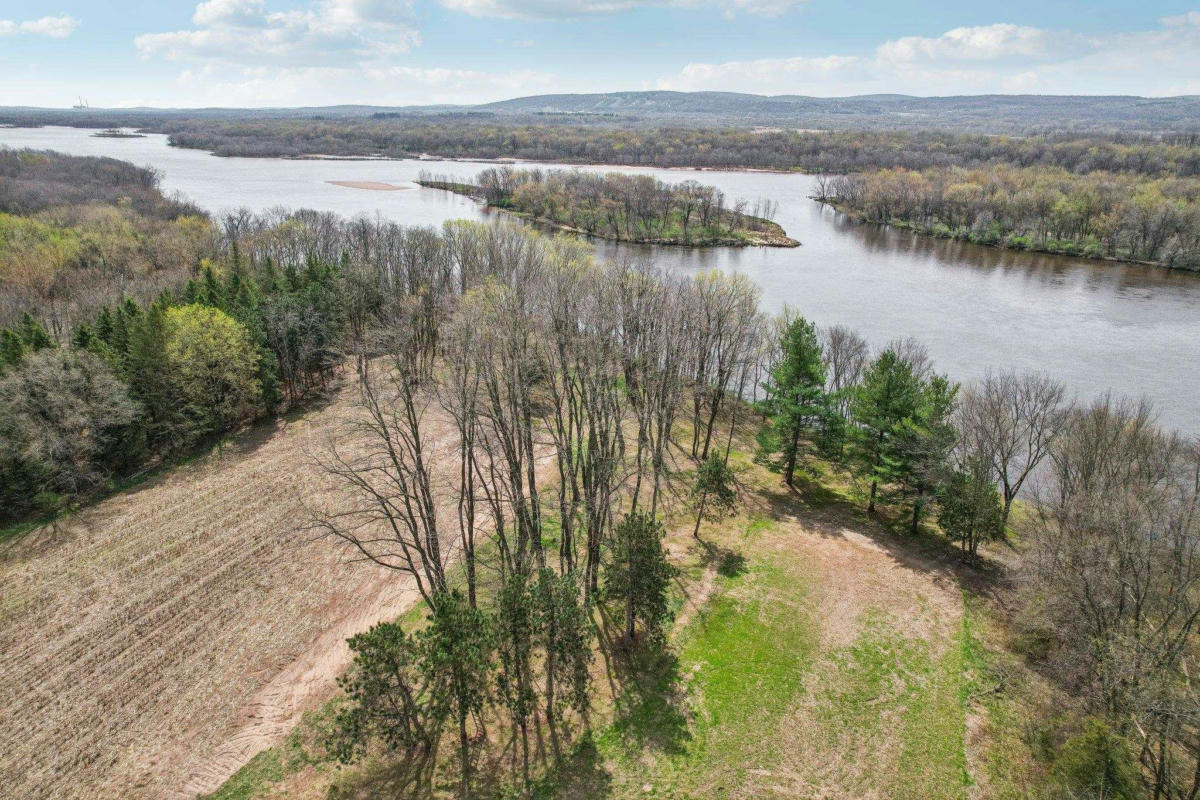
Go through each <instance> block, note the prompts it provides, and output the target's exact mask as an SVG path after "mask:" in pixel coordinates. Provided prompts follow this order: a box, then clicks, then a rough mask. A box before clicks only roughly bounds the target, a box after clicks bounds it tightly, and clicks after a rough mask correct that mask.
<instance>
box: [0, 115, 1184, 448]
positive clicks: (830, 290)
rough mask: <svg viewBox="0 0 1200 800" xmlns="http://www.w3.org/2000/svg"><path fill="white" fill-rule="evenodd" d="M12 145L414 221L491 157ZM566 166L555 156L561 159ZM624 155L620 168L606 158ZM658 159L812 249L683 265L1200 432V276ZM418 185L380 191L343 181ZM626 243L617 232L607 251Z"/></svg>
mask: <svg viewBox="0 0 1200 800" xmlns="http://www.w3.org/2000/svg"><path fill="white" fill-rule="evenodd" d="M0 145H9V146H12V147H36V148H46V149H54V150H59V151H62V152H67V153H75V154H81V155H110V156H115V157H117V158H123V159H127V160H129V161H132V162H134V163H137V164H143V165H150V166H153V167H156V168H157V169H159V170H160V171H161V172H162V173H163V183H164V186H165V188H166V190H167V191H168V192H171V191H179V192H181V193H183V194H184V195H186V196H187V197H188V198H190V199H191V200H193V201H194V202H196V203H198V204H199V205H200V206H202V207H204V208H206V209H208V210H210V211H216V212H219V211H221V210H223V209H229V208H237V207H248V208H251V209H255V210H261V209H267V208H272V207H276V206H287V207H307V208H316V209H320V210H323V211H335V212H338V213H340V214H344V215H348V216H350V215H355V214H361V213H367V214H372V215H373V214H376V213H379V214H382V215H384V216H385V217H387V218H390V219H394V220H396V221H397V222H402V223H405V224H410V225H440V224H441V223H442V222H443V221H444V220H447V219H454V218H460V217H466V218H471V219H483V218H485V217H486V216H487V215H486V214H485V213H484V212H482V211H481V210H480V208H479V207H478V206H477V205H476V204H475V203H473V202H472V201H470V200H467V199H466V198H462V197H457V196H455V195H452V194H449V193H447V192H440V191H436V190H432V189H420V188H418V187H416V186H415V185H414V184H412V181H413V180H414V179H415V178H416V177H417V173H418V172H420V171H421V170H422V169H427V170H430V171H431V172H435V173H443V174H452V175H457V176H460V177H464V178H466V177H469V176H471V175H474V174H475V173H476V172H478V171H479V170H480V169H482V168H483V167H482V165H480V164H474V163H466V162H442V161H288V160H282V159H242V158H215V157H213V156H210V155H208V154H206V153H203V152H200V151H196V150H181V149H176V148H171V147H168V146H167V144H166V137H164V136H157V135H152V136H148V137H146V138H143V139H103V138H95V137H92V136H90V135H89V132H88V131H82V130H75V129H71V128H40V129H0ZM547 166H550V167H552V166H554V165H547ZM605 169H611V168H605ZM621 171H626V172H644V173H648V174H653V175H657V176H659V177H661V178H662V179H664V180H667V181H681V180H685V179H687V178H695V179H697V180H700V181H701V182H703V183H709V184H713V185H716V186H718V187H720V188H721V189H723V190H724V191H725V193H726V194H727V195H728V196H729V197H730V198H731V199H738V198H742V199H746V200H754V199H756V198H759V197H769V198H771V199H772V200H776V201H778V203H779V214H778V216H777V221H778V222H779V223H780V224H781V225H782V226H783V227H784V229H785V230H786V231H787V233H788V235H789V236H792V237H793V238H796V239H799V240H800V241H801V242H802V243H803V246H802V247H800V248H797V249H792V250H788V249H775V248H746V249H716V250H689V249H683V248H639V251H640V252H644V253H646V254H648V255H650V256H652V257H653V258H654V259H656V260H657V261H658V262H659V263H660V264H662V265H664V266H667V267H670V268H672V269H678V270H684V271H695V270H701V269H707V268H712V267H716V268H719V269H722V270H726V271H729V272H741V273H744V274H746V275H747V276H749V277H750V278H752V279H753V280H754V281H756V282H757V283H758V285H759V286H761V287H762V290H763V304H764V306H765V307H766V308H767V309H769V310H774V309H777V308H779V307H780V306H782V305H783V304H785V303H788V304H791V305H793V306H796V307H797V308H799V309H800V310H801V312H802V313H803V314H804V315H805V316H807V317H809V318H810V319H813V320H815V321H816V322H818V323H820V324H832V323H843V324H847V325H850V326H852V327H854V328H857V329H858V330H859V331H861V332H862V333H863V334H864V335H865V336H866V337H867V338H868V339H870V340H872V341H874V342H879V343H882V342H885V341H887V340H888V339H891V338H894V337H898V336H910V335H911V336H916V337H917V338H919V339H920V340H921V341H923V342H925V343H926V344H927V345H928V347H929V350H930V352H931V354H932V355H933V356H934V358H935V359H936V360H937V363H938V366H939V368H940V369H942V370H943V371H946V372H949V373H950V374H951V375H952V376H953V377H955V378H957V379H959V380H970V379H972V378H975V377H977V376H979V375H981V374H982V373H983V371H984V370H986V369H987V368H988V367H989V366H1015V367H1020V368H1036V369H1042V370H1045V371H1047V372H1049V373H1051V374H1053V375H1056V376H1057V377H1059V378H1060V379H1062V380H1063V381H1065V382H1067V384H1068V385H1069V386H1071V387H1072V389H1074V390H1075V391H1076V392H1078V393H1079V395H1080V396H1083V397H1091V396H1094V395H1096V394H1098V393H1100V392H1103V391H1105V390H1107V389H1112V390H1114V391H1116V392H1118V393H1124V394H1132V395H1146V396H1148V397H1150V398H1151V399H1153V400H1154V401H1155V403H1156V404H1157V406H1158V407H1159V408H1160V410H1161V415H1162V420H1163V422H1164V423H1165V424H1167V425H1169V426H1172V427H1175V428H1178V429H1180V430H1182V431H1186V432H1188V433H1193V434H1197V433H1200V276H1197V275H1193V274H1184V273H1174V272H1171V271H1169V270H1163V269H1156V268H1148V267H1139V266H1129V265H1119V264H1107V263H1101V264H1096V263H1092V262H1088V261H1083V260H1079V259H1071V258H1062V257H1057V256H1045V255H1035V254H1029V253H1017V252H1009V251H1002V250H996V249H993V248H986V247H978V246H975V245H969V244H964V243H958V242H946V241H939V240H932V239H926V238H923V237H919V236H915V235H912V234H907V233H903V232H900V231H893V230H886V229H881V228H878V227H874V226H866V225H855V224H853V223H850V222H848V221H847V220H846V219H844V218H843V217H842V216H841V215H839V214H837V213H836V212H833V211H832V210H830V209H827V208H823V207H822V206H820V205H818V204H817V203H814V202H813V201H811V200H809V199H808V195H809V194H811V193H812V180H811V179H810V178H808V177H805V176H800V175H776V174H766V173H750V172H703V173H700V172H696V173H691V172H680V171H672V170H652V169H622V170H621ZM335 180H336V181H380V182H384V183H391V184H396V185H403V186H406V187H411V188H409V189H407V190H404V191H391V192H380V191H369V190H362V189H352V188H346V187H341V186H334V185H331V184H330V183H328V181H335ZM623 247H625V246H615V245H611V244H604V245H601V246H600V249H601V251H602V253H605V254H607V253H613V252H616V251H617V250H618V249H620V248H623Z"/></svg>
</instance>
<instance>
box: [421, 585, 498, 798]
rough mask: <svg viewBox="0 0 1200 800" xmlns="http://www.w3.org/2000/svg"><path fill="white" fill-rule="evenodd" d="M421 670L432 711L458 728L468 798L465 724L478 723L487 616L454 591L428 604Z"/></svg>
mask: <svg viewBox="0 0 1200 800" xmlns="http://www.w3.org/2000/svg"><path fill="white" fill-rule="evenodd" d="M420 638H421V640H422V642H423V643H424V645H425V648H426V652H425V665H426V670H427V674H428V676H429V679H428V680H429V685H430V687H431V691H432V699H433V702H434V704H435V706H436V707H438V708H439V709H440V710H443V711H444V713H445V715H446V716H448V717H451V718H452V719H454V721H455V723H456V724H457V727H458V743H459V757H460V759H461V768H462V797H463V798H468V797H470V796H471V740H470V737H469V736H468V735H467V721H468V720H470V719H472V718H475V719H482V718H483V706H484V703H485V702H486V701H487V699H488V688H489V686H490V684H491V674H492V666H493V662H492V653H493V636H492V630H491V626H490V623H489V620H488V618H487V615H486V614H484V613H483V612H482V611H479V610H478V609H475V608H472V607H471V605H470V603H468V602H467V601H466V599H465V598H464V597H463V596H462V595H461V594H459V593H458V592H457V591H454V592H446V593H443V594H441V595H439V596H438V597H436V598H435V599H434V603H433V613H432V614H431V615H430V616H429V626H428V627H427V628H425V629H424V630H423V631H421V634H420Z"/></svg>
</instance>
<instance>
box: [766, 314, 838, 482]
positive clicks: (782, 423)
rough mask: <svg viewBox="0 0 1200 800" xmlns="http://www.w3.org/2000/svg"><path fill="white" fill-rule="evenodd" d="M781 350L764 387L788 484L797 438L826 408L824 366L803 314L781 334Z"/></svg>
mask: <svg viewBox="0 0 1200 800" xmlns="http://www.w3.org/2000/svg"><path fill="white" fill-rule="evenodd" d="M780 351H781V356H780V359H779V361H778V363H776V365H775V366H774V367H773V368H772V369H771V378H770V382H769V384H768V386H767V389H768V391H769V392H770V396H771V406H772V410H773V412H774V414H775V420H776V423H775V424H776V425H777V426H778V427H779V434H780V444H781V446H782V450H783V457H784V471H783V474H784V481H785V482H786V483H787V485H788V486H791V485H792V483H793V480H794V477H795V472H796V460H797V458H798V457H799V453H800V437H801V435H802V434H803V433H804V432H805V431H807V430H810V429H812V428H813V427H814V426H815V425H816V424H817V422H818V421H819V420H820V418H821V414H822V411H823V410H824V407H825V403H824V395H825V391H824V390H825V365H824V363H823V362H822V360H821V343H820V340H819V339H818V338H817V330H816V326H814V325H813V324H812V323H811V322H808V321H806V320H805V319H804V318H803V317H798V318H797V319H795V320H793V321H792V322H791V323H790V324H789V325H788V326H787V329H786V330H785V331H784V333H783V337H782V339H781V341H780Z"/></svg>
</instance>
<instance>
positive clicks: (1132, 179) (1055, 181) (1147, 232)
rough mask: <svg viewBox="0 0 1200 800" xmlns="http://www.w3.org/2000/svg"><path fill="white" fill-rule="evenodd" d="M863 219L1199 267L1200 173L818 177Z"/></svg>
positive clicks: (957, 171) (1009, 243)
mask: <svg viewBox="0 0 1200 800" xmlns="http://www.w3.org/2000/svg"><path fill="white" fill-rule="evenodd" d="M820 186H821V189H820V191H819V194H820V195H822V196H821V197H819V198H818V199H821V200H824V201H826V202H829V203H832V204H833V205H835V206H836V207H837V208H839V209H842V210H844V211H846V212H847V213H849V214H851V215H852V216H854V217H857V218H859V219H862V220H865V221H867V222H877V223H885V224H890V225H902V226H905V227H911V228H913V229H914V230H917V231H919V232H921V233H925V234H931V235H933V236H939V237H944V238H955V239H963V240H966V241H971V242H976V243H978V244H987V245H999V246H1001V247H1011V248H1015V249H1020V250H1039V251H1044V252H1049V253H1066V254H1070V255H1078V256H1085V257H1088V258H1112V259H1119V260H1127V261H1143V262H1148V263H1153V264H1161V265H1163V266H1166V267H1176V268H1180V269H1197V268H1200V180H1198V179H1196V178H1191V177H1189V178H1155V179H1152V178H1147V177H1140V176H1136V175H1131V174H1128V173H1110V172H1091V173H1087V174H1084V175H1077V174H1073V173H1070V172H1067V171H1065V170H1063V169H1058V168H1050V167H1027V168H1013V167H992V168H988V169H965V168H959V167H951V168H941V169H928V170H924V171H921V172H914V171H911V170H904V169H898V170H880V171H875V172H870V173H867V174H860V175H845V176H839V177H836V178H832V179H829V180H828V181H821V183H820Z"/></svg>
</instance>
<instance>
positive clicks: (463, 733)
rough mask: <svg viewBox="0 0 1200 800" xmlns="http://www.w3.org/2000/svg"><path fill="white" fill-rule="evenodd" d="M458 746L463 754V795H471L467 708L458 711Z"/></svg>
mask: <svg viewBox="0 0 1200 800" xmlns="http://www.w3.org/2000/svg"><path fill="white" fill-rule="evenodd" d="M458 746H459V751H460V752H461V754H462V797H463V800H469V798H470V797H471V743H470V741H469V740H468V739H467V712H466V710H465V709H463V710H461V711H459V713H458Z"/></svg>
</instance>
